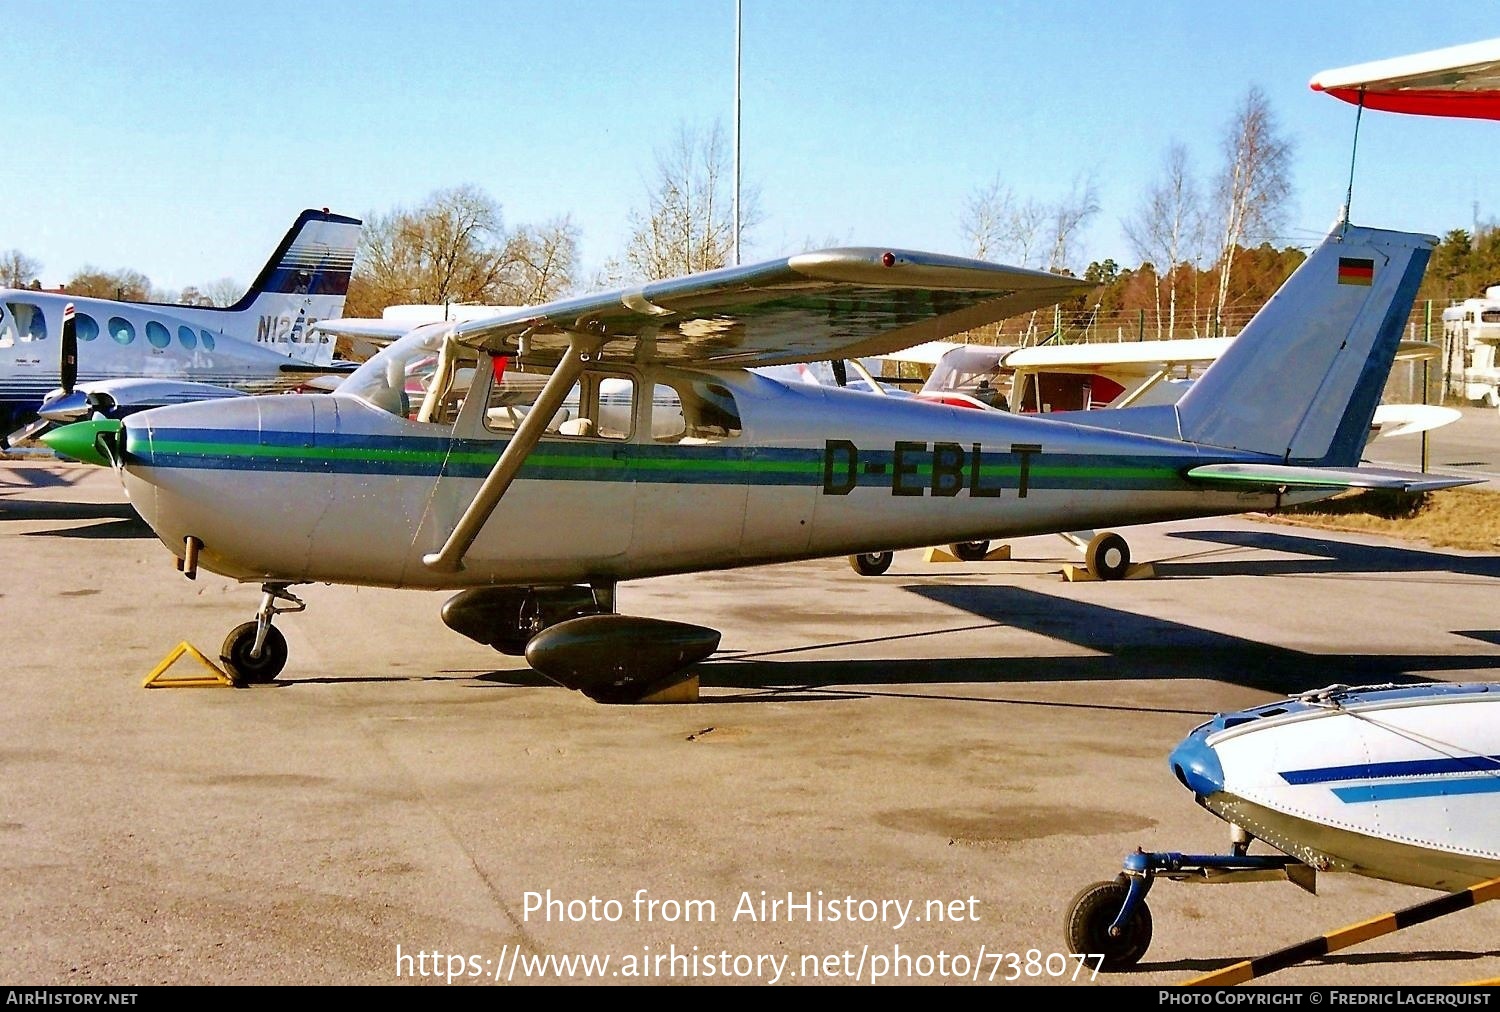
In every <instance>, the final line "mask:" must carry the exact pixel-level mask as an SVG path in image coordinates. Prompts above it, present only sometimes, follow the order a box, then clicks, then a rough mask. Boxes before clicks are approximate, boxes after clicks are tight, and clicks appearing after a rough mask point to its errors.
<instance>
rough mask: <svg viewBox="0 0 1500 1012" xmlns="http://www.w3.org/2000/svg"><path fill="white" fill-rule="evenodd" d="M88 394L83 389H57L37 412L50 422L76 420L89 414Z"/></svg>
mask: <svg viewBox="0 0 1500 1012" xmlns="http://www.w3.org/2000/svg"><path fill="white" fill-rule="evenodd" d="M90 410H91V409H90V407H89V398H88V394H86V393H84V392H83V391H82V390H74V391H71V392H70V393H63V392H62V391H61V390H56V391H54V392H53V393H51V394H49V395H48V396H47V399H46V400H45V401H43V402H42V406H41V407H40V408H38V409H37V412H36V413H37V414H38V415H41V416H42V417H43V418H45V419H47V421H49V422H76V421H79V420H81V419H84V418H87V417H88V416H89V411H90Z"/></svg>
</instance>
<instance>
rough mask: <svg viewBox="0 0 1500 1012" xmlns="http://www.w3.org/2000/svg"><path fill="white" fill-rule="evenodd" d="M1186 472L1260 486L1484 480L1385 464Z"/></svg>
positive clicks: (1213, 467) (1417, 488)
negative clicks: (1381, 466) (1385, 466)
mask: <svg viewBox="0 0 1500 1012" xmlns="http://www.w3.org/2000/svg"><path fill="white" fill-rule="evenodd" d="M1187 476H1188V477H1189V478H1192V479H1195V480H1197V481H1205V482H1227V483H1231V484H1236V485H1255V486H1258V487H1261V488H1304V489H1305V488H1327V489H1346V488H1389V489H1398V490H1400V491H1402V492H1432V491H1435V490H1436V489H1440V488H1455V487H1457V486H1459V485H1477V484H1478V483H1480V482H1482V481H1484V479H1483V478H1453V477H1448V476H1445V475H1432V474H1423V473H1421V472H1420V471H1396V470H1390V469H1386V468H1373V467H1370V468H1364V467H1296V466H1293V465H1288V464H1205V465H1203V466H1202V467H1195V468H1192V469H1191V470H1189V471H1188V473H1187Z"/></svg>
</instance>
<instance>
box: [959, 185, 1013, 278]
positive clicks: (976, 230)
mask: <svg viewBox="0 0 1500 1012" xmlns="http://www.w3.org/2000/svg"><path fill="white" fill-rule="evenodd" d="M1014 219H1015V195H1014V194H1013V193H1012V192H1011V189H1010V187H1009V186H1006V185H1005V184H1004V183H1002V182H1001V181H1000V174H999V173H996V174H995V177H994V178H993V179H991V180H990V181H989V182H988V183H986V184H985V185H983V186H981V187H978V188H976V189H975V190H974V191H973V192H972V193H970V194H969V198H968V200H966V201H965V202H964V210H963V214H962V216H961V217H960V218H959V223H958V228H959V231H960V232H961V233H962V235H963V237H964V239H965V240H966V241H967V242H968V244H969V253H970V254H971V255H972V256H974V257H975V258H976V259H979V260H990V259H993V258H995V257H999V256H1004V255H1005V252H1004V251H1006V250H1007V249H1008V248H1009V247H1010V245H1011V239H1012V236H1011V229H1012V227H1013V225H1014Z"/></svg>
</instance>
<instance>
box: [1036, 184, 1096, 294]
mask: <svg viewBox="0 0 1500 1012" xmlns="http://www.w3.org/2000/svg"><path fill="white" fill-rule="evenodd" d="M1098 213H1099V191H1098V189H1097V188H1096V187H1095V186H1094V180H1093V179H1092V178H1088V177H1083V178H1079V179H1077V180H1074V182H1073V188H1072V190H1071V191H1069V193H1068V195H1067V196H1066V197H1064V198H1062V199H1061V200H1059V201H1058V202H1057V203H1056V204H1053V205H1051V206H1050V207H1049V208H1048V209H1047V216H1046V221H1047V224H1048V226H1049V231H1050V237H1051V242H1052V248H1051V250H1050V252H1049V253H1048V254H1047V269H1048V270H1049V271H1071V270H1072V269H1073V263H1072V256H1073V244H1074V240H1075V239H1076V238H1077V234H1078V232H1079V231H1080V230H1081V229H1082V228H1083V227H1084V226H1085V225H1087V224H1088V222H1089V219H1091V218H1093V217H1094V215H1096V214H1098Z"/></svg>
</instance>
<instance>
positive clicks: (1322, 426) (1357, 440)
mask: <svg viewBox="0 0 1500 1012" xmlns="http://www.w3.org/2000/svg"><path fill="white" fill-rule="evenodd" d="M1436 245H1437V239H1436V238H1435V237H1433V236H1429V235H1421V234H1417V233H1409V232H1391V231H1386V230H1383V229H1372V228H1359V227H1355V226H1345V225H1341V226H1339V227H1337V228H1335V229H1334V231H1333V232H1332V233H1330V234H1329V236H1328V238H1327V239H1325V240H1324V241H1323V243H1322V245H1320V246H1319V247H1318V248H1317V249H1316V250H1314V251H1313V253H1312V255H1311V256H1309V257H1308V258H1307V260H1306V261H1304V262H1303V264H1302V266H1300V267H1298V268H1297V270H1296V271H1295V272H1294V273H1293V274H1292V276H1291V277H1290V278H1288V279H1287V281H1286V283H1285V284H1283V285H1282V286H1281V289H1280V290H1279V291H1277V293H1276V294H1275V295H1274V296H1272V297H1271V300H1270V301H1269V302H1267V303H1266V304H1265V306H1263V307H1262V308H1261V310H1260V312H1258V313H1256V314H1255V317H1254V318H1253V319H1252V320H1251V321H1250V323H1249V324H1247V325H1246V327H1245V329H1244V331H1242V332H1241V333H1240V335H1239V337H1238V338H1236V339H1235V341H1234V342H1233V343H1232V344H1231V345H1230V346H1229V348H1227V349H1226V350H1225V352H1224V354H1223V355H1221V356H1220V357H1219V358H1218V360H1217V361H1215V362H1214V364H1213V365H1212V366H1210V367H1209V368H1208V369H1207V370H1206V371H1205V372H1204V374H1203V376H1202V377H1200V378H1199V379H1198V380H1197V381H1196V382H1195V383H1194V384H1193V386H1192V389H1190V390H1189V391H1188V392H1187V394H1185V395H1184V396H1183V398H1182V400H1180V401H1179V402H1178V403H1177V416H1178V426H1179V431H1180V433H1181V436H1182V438H1184V439H1187V440H1190V441H1192V442H1195V443H1204V444H1208V445H1211V446H1222V447H1229V448H1233V449H1240V450H1249V451H1253V452H1257V453H1266V454H1273V455H1275V456H1278V457H1281V458H1283V459H1285V460H1286V461H1288V462H1291V463H1298V464H1309V465H1325V466H1336V467H1337V466H1345V467H1347V466H1353V465H1354V464H1357V463H1358V462H1359V458H1360V451H1361V450H1362V449H1363V447H1364V445H1365V440H1366V438H1367V436H1368V434H1369V426H1370V420H1371V418H1373V417H1374V414H1375V408H1376V406H1377V405H1378V404H1379V402H1380V395H1381V392H1382V390H1383V389H1384V387H1385V382H1386V378H1387V377H1388V376H1389V375H1390V370H1391V363H1392V362H1393V361H1394V360H1395V356H1396V346H1397V344H1398V343H1399V342H1400V340H1401V334H1402V330H1403V329H1404V327H1405V325H1406V320H1407V316H1408V315H1409V314H1410V312H1411V307H1412V303H1413V301H1414V300H1415V299H1416V294H1417V287H1418V286H1419V285H1420V284H1421V281H1422V274H1423V272H1424V271H1425V270H1426V268H1427V261H1428V258H1429V257H1430V255H1431V253H1432V249H1433V248H1434V247H1435V246H1436Z"/></svg>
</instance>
